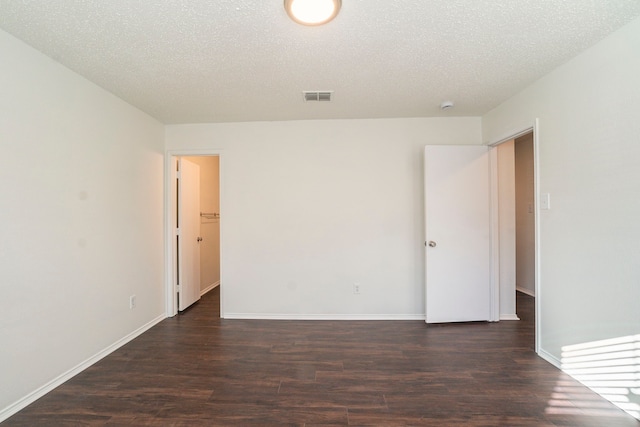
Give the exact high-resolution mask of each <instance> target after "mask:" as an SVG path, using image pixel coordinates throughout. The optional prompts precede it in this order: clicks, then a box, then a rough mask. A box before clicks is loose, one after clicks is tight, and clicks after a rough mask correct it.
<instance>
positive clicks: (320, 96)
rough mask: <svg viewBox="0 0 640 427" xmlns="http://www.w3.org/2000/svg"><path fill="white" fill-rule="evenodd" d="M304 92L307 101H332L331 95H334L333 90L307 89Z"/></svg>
mask: <svg viewBox="0 0 640 427" xmlns="http://www.w3.org/2000/svg"><path fill="white" fill-rule="evenodd" d="M302 94H303V95H304V101H305V102H311V101H323V102H328V101H331V97H332V96H333V92H332V91H329V90H325V91H305V92H302Z"/></svg>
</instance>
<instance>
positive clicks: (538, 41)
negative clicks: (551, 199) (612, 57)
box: [0, 0, 640, 123]
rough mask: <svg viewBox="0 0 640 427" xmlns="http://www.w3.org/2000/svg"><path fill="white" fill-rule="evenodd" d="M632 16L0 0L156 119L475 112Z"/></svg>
mask: <svg viewBox="0 0 640 427" xmlns="http://www.w3.org/2000/svg"><path fill="white" fill-rule="evenodd" d="M637 16H640V1H638V0H538V1H532V0H501V1H500V0H404V1H402V0H400V1H390V0H343V5H342V10H341V12H340V14H339V15H338V17H337V18H336V19H335V20H334V21H332V22H330V23H329V24H327V25H325V26H321V27H304V26H301V25H298V24H296V23H294V22H292V21H291V20H290V19H289V18H288V17H287V15H286V13H285V11H284V9H283V2H282V0H218V1H213V0H173V1H169V0H144V1H142V0H141V1H132V0H109V1H106V0H32V1H26V0H24V1H19V0H0V28H2V29H4V30H5V31H7V32H9V33H11V34H13V35H14V36H16V37H17V38H19V39H22V40H24V41H25V42H26V43H28V44H30V45H32V46H33V47H35V48H36V49H38V50H40V51H42V52H44V53H45V54H47V55H49V56H50V57H52V58H54V59H55V60H57V61H59V62H61V63H62V64H64V65H66V66H67V67H69V68H70V69H72V70H74V71H76V72H77V73H79V74H81V75H83V76H85V77H86V78H88V79H89V80H91V81H93V82H95V83H97V84H98V85H100V86H102V87H103V88H105V89H107V90H109V91H110V92H113V93H114V94H116V95H117V96H119V97H121V98H122V99H124V100H126V101H128V102H129V103H131V104H133V105H135V106H137V107H138V108H140V109H141V110H143V111H146V112H147V113H149V114H151V115H152V116H154V117H156V118H157V119H159V120H160V121H162V122H164V123H198V122H230V121H254V120H297V119H328V118H380V117H429V116H439V115H448V116H451V115H456V116H478V115H482V114H483V113H485V112H487V111H489V110H491V109H492V108H493V107H495V106H496V105H498V104H499V103H500V102H502V101H504V100H505V99H507V98H509V97H510V96H512V95H513V94H515V93H516V92H517V91H519V90H520V89H522V88H523V87H525V86H526V85H527V84H529V83H531V82H532V81H534V80H535V79H537V78H539V77H541V76H542V75H544V74H545V73H547V72H549V71H551V70H552V69H553V68H555V67H557V66H558V65H560V64H562V63H563V62H565V61H567V60H568V59H570V58H571V57H573V56H575V55H577V54H578V53H580V52H581V51H582V50H584V49H585V48H587V47H589V46H591V45H593V44H594V43H595V42H597V41H598V40H600V39H602V38H604V37H605V36H606V35H607V34H609V33H611V32H612V31H614V30H616V29H618V28H619V27H621V26H623V25H624V24H625V23H627V22H629V21H631V20H632V19H634V18H635V17H637ZM305 90H321V91H324V90H330V91H334V97H333V101H332V102H330V103H327V102H324V103H304V102H303V96H302V91H305ZM444 100H452V101H454V102H455V105H456V106H455V108H454V109H452V110H448V111H446V112H442V111H440V109H439V104H440V103H441V102H442V101H444Z"/></svg>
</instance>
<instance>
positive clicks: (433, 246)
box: [428, 240, 436, 248]
mask: <svg viewBox="0 0 640 427" xmlns="http://www.w3.org/2000/svg"><path fill="white" fill-rule="evenodd" d="M428 245H429V247H430V248H435V247H436V242H434V241H433V240H429V243H428Z"/></svg>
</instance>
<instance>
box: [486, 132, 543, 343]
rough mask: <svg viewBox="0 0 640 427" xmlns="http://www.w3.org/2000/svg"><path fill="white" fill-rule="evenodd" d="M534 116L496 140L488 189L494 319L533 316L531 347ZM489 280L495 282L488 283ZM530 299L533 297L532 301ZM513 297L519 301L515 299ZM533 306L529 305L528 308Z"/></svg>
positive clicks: (535, 304)
mask: <svg viewBox="0 0 640 427" xmlns="http://www.w3.org/2000/svg"><path fill="white" fill-rule="evenodd" d="M536 136H537V121H536V122H535V123H534V126H532V127H530V128H527V129H524V130H523V131H521V132H518V133H516V134H514V135H511V136H509V137H507V138H505V139H502V140H500V141H498V142H495V143H493V144H490V145H491V146H492V147H493V152H494V157H493V158H494V159H495V161H496V165H497V167H496V168H495V169H496V175H497V176H496V177H495V179H494V190H495V193H496V194H497V197H496V198H495V201H494V209H495V210H494V212H495V213H496V215H494V216H495V217H496V218H497V219H496V220H494V224H495V225H496V226H495V230H494V233H493V235H494V239H495V241H496V242H498V245H497V246H498V248H499V249H498V251H497V252H498V253H497V254H496V253H494V255H495V256H496V259H497V266H496V267H494V275H495V277H496V279H497V280H496V282H497V295H498V296H499V307H500V319H501V320H518V319H520V318H523V319H525V318H526V319H532V318H533V319H534V324H535V329H536V332H535V343H533V344H532V345H533V346H534V349H535V351H536V352H537V351H538V348H539V333H538V332H539V325H540V316H539V313H540V301H539V300H538V298H536V295H539V286H540V285H539V279H538V278H539V274H538V272H539V265H538V263H539V257H538V249H539V243H538V242H539V229H540V227H539V218H540V215H539V213H540V206H539V203H538V197H537V192H538V191H537V188H538V179H539V176H538V168H537V158H538V155H537V153H538V151H537V142H536V141H537V137H536ZM494 286H495V285H494ZM532 300H533V301H532ZM518 301H519V302H520V304H518ZM532 308H533V309H532Z"/></svg>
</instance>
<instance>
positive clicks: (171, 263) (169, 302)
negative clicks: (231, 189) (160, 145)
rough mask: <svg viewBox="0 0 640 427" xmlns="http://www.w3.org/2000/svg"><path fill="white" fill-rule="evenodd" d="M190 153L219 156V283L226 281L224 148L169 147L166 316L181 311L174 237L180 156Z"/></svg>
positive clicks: (166, 163) (166, 170)
mask: <svg viewBox="0 0 640 427" xmlns="http://www.w3.org/2000/svg"><path fill="white" fill-rule="evenodd" d="M188 156H202V157H205V156H218V159H219V164H220V166H219V172H218V179H219V181H218V182H219V184H218V186H219V191H220V283H222V282H223V277H224V276H223V272H224V262H223V260H224V256H223V248H224V244H223V242H224V232H223V230H224V227H223V224H224V222H223V221H224V218H223V215H222V212H223V209H224V208H223V206H224V200H225V197H224V194H225V193H224V185H223V179H224V178H223V177H224V173H223V171H224V161H223V159H224V155H223V150H166V151H165V155H164V249H165V250H164V252H165V263H164V264H165V280H164V281H165V287H164V288H165V292H164V294H165V295H164V299H165V313H166V316H167V317H173V316H175V315H176V314H178V300H177V298H176V293H177V292H178V288H177V277H176V273H177V270H176V265H177V264H176V263H177V254H176V251H175V245H174V240H175V237H176V234H175V223H176V210H177V206H178V205H177V203H178V201H177V192H176V185H175V182H176V168H175V165H176V163H177V158H178V157H188ZM220 317H221V318H224V289H223V288H222V286H220Z"/></svg>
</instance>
